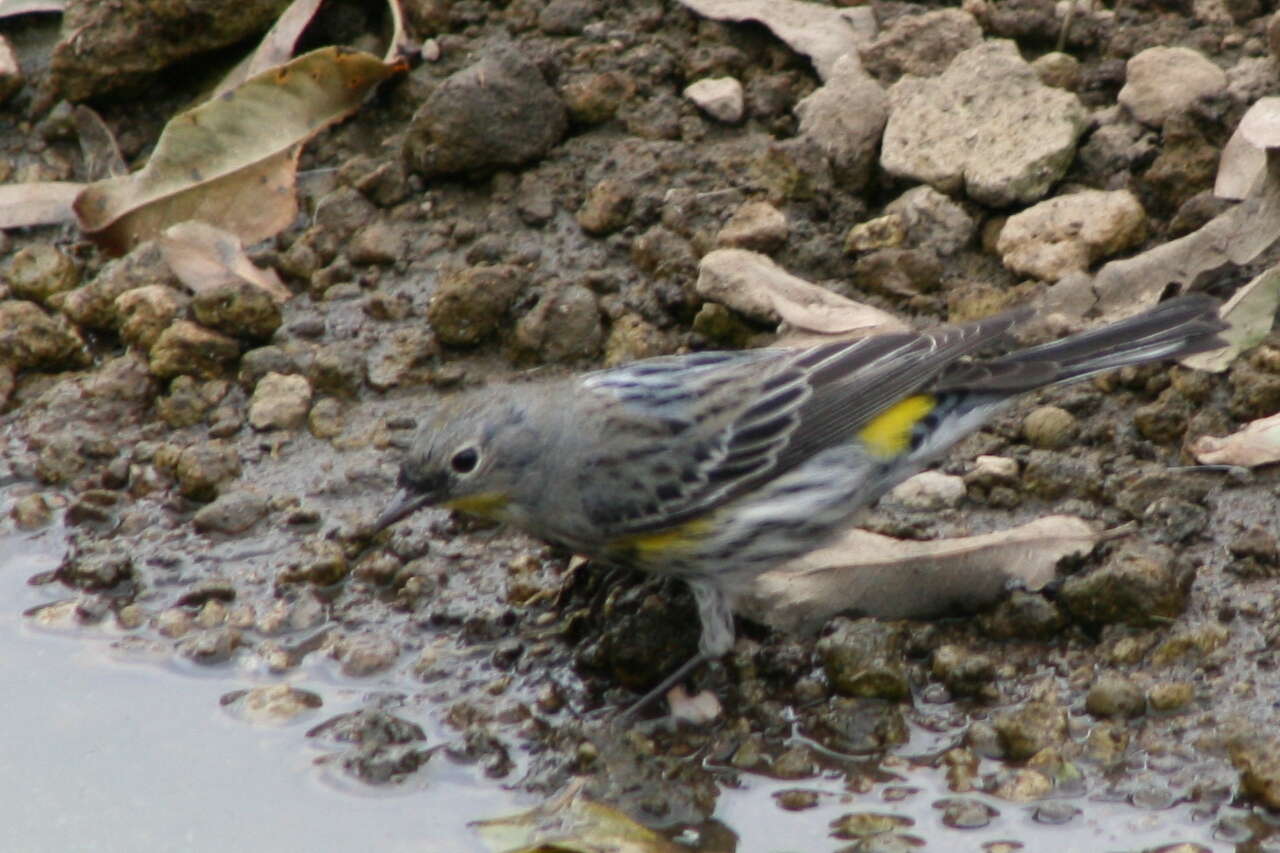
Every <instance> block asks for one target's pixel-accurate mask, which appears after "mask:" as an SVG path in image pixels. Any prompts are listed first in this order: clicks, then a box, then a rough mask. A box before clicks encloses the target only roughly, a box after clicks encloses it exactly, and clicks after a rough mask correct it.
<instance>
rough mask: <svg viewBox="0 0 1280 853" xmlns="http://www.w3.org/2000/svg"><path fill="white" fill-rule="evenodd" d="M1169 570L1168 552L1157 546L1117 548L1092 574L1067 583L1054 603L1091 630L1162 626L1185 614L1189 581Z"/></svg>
mask: <svg viewBox="0 0 1280 853" xmlns="http://www.w3.org/2000/svg"><path fill="white" fill-rule="evenodd" d="M1172 564H1173V552H1172V551H1170V550H1169V549H1168V548H1165V547H1163V546H1158V545H1143V546H1138V545H1126V546H1122V547H1120V548H1118V549H1117V550H1116V551H1115V552H1113V553H1112V554H1110V555H1109V556H1108V557H1107V558H1106V560H1105V562H1104V563H1103V564H1102V565H1101V566H1099V567H1097V568H1096V569H1093V570H1092V571H1089V572H1085V573H1083V574H1077V575H1072V576H1071V577H1069V578H1067V580H1066V581H1065V582H1064V583H1063V585H1062V591H1061V595H1060V600H1061V601H1062V603H1063V604H1064V605H1065V606H1066V608H1067V610H1068V611H1069V612H1070V613H1071V615H1072V616H1074V617H1075V618H1076V619H1079V620H1080V621H1081V622H1085V623H1088V624H1092V625H1107V624H1111V623H1116V622H1120V623H1124V624H1128V625H1135V626H1139V627H1141V626H1145V625H1159V624H1163V623H1165V622H1167V621H1168V620H1171V619H1173V618H1175V617H1177V616H1179V615H1180V614H1181V613H1182V611H1183V610H1184V609H1185V607H1186V602H1187V593H1188V591H1189V589H1188V588H1189V586H1190V581H1191V577H1189V576H1180V575H1179V573H1177V572H1175V570H1174V568H1173V565H1172Z"/></svg>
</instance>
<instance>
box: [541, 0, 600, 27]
mask: <svg viewBox="0 0 1280 853" xmlns="http://www.w3.org/2000/svg"><path fill="white" fill-rule="evenodd" d="M598 14H599V9H598V8H597V6H596V3H595V0H551V2H550V3H548V4H547V5H546V6H544V7H542V11H541V12H539V13H538V29H540V30H542V31H543V32H544V33H546V34H547V35H549V36H574V35H577V34H578V33H581V32H582V30H583V28H584V27H586V25H587V24H589V23H591V21H593V20H594V19H595V18H596V16H597V15H598Z"/></svg>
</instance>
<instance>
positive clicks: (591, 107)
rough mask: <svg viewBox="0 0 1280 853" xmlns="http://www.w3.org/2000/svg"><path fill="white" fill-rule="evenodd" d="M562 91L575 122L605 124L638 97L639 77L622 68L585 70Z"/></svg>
mask: <svg viewBox="0 0 1280 853" xmlns="http://www.w3.org/2000/svg"><path fill="white" fill-rule="evenodd" d="M561 94H562V95H563V96H564V101H565V107H566V108H567V109H568V111H569V117H570V118H571V119H572V120H573V121H574V123H575V124H581V125H588V126H590V125H596V124H604V123H605V122H607V121H611V120H612V119H613V117H614V116H615V115H617V114H618V109H619V107H621V106H622V105H623V104H625V103H626V102H627V101H629V100H631V99H632V98H633V97H635V94H636V81H635V80H634V79H633V78H632V77H631V75H629V74H627V73H625V72H622V71H603V72H601V73H599V74H584V75H580V76H577V77H571V78H570V79H569V82H568V83H566V84H565V85H564V88H563V89H562V90H561Z"/></svg>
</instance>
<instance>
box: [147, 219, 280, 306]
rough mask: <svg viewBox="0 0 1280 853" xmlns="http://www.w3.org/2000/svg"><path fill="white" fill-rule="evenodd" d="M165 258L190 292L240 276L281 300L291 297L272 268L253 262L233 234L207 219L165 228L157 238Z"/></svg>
mask: <svg viewBox="0 0 1280 853" xmlns="http://www.w3.org/2000/svg"><path fill="white" fill-rule="evenodd" d="M157 242H158V244H159V246H160V251H161V252H162V253H163V254H164V259H165V262H166V263H167V264H168V265H169V268H170V269H172V270H173V273H174V275H176V276H177V277H178V278H179V279H180V280H181V281H182V283H183V284H185V285H186V286H187V287H188V288H189V289H190V290H191V292H192V293H200V292H201V291H205V290H212V289H213V288H215V287H218V286H220V285H223V284H225V283H227V282H228V281H232V280H235V279H243V280H245V281H247V282H249V283H250V284H254V285H257V286H258V287H260V288H262V289H263V290H265V291H266V292H267V293H269V294H271V297H272V298H273V299H275V301H276V302H278V303H280V304H284V303H285V302H287V301H289V299H290V298H292V297H293V292H292V291H291V290H289V288H287V287H285V286H284V284H283V283H282V282H281V281H280V277H279V276H278V275H276V271H275V270H273V269H263V268H262V267H258V266H255V265H254V263H253V261H251V260H249V256H248V255H246V254H245V253H244V247H243V246H241V245H240V240H239V238H237V237H236V235H234V234H231V233H229V232H227V231H223V230H222V229H221V228H215V227H214V226H212V225H210V224H208V223H207V222H199V221H196V220H191V221H189V222H180V223H178V224H177V225H174V226H171V227H170V228H168V229H166V230H165V232H164V234H163V235H162V236H161V237H160V238H159V240H158V241H157Z"/></svg>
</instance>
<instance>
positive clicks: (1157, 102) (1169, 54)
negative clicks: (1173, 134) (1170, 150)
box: [1118, 47, 1227, 128]
mask: <svg viewBox="0 0 1280 853" xmlns="http://www.w3.org/2000/svg"><path fill="white" fill-rule="evenodd" d="M1226 89H1227V75H1226V72H1224V71H1223V70H1222V69H1221V68H1219V67H1218V66H1217V65H1215V64H1214V63H1213V62H1212V61H1210V60H1209V59H1208V58H1207V57H1206V56H1205V55H1204V54H1202V53H1200V52H1199V51H1197V50H1192V49H1191V48H1187V47H1149V48H1147V49H1146V50H1144V51H1142V52H1141V53H1138V54H1136V55H1135V56H1133V57H1131V58H1130V59H1129V61H1128V62H1127V63H1125V81H1124V86H1123V88H1121V89H1120V94H1119V95H1118V100H1119V101H1120V103H1121V104H1122V105H1123V106H1124V107H1125V108H1126V109H1128V110H1129V112H1131V113H1132V114H1133V115H1134V117H1136V118H1137V119H1138V121H1140V122H1142V123H1143V124H1145V125H1148V126H1150V127H1156V128H1158V127H1161V126H1162V125H1163V124H1164V122H1165V120H1166V119H1168V118H1169V117H1170V116H1172V115H1174V114H1176V113H1185V112H1186V111H1187V110H1189V109H1190V108H1191V107H1192V105H1194V104H1195V103H1196V102H1197V101H1200V100H1202V99H1206V98H1211V97H1213V96H1215V95H1220V94H1222V93H1223V92H1225V91H1226Z"/></svg>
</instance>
